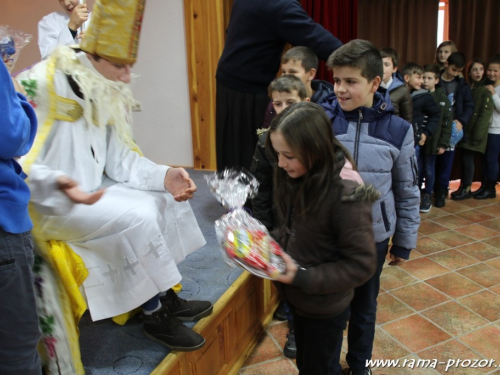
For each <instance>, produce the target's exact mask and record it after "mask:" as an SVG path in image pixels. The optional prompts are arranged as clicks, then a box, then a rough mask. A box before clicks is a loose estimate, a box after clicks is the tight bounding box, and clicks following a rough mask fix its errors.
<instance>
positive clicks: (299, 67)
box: [262, 46, 333, 129]
mask: <svg viewBox="0 0 500 375" xmlns="http://www.w3.org/2000/svg"><path fill="white" fill-rule="evenodd" d="M317 69H318V57H317V56H316V54H315V53H314V51H313V50H312V49H311V48H308V47H300V46H299V47H293V48H291V49H290V50H288V51H287V52H286V53H285V54H284V55H283V57H282V58H281V74H291V75H294V76H296V77H298V78H300V80H301V81H302V83H303V84H304V87H305V89H306V96H307V97H308V98H309V99H310V100H311V102H313V103H318V104H321V103H322V102H323V101H324V100H325V99H326V98H328V97H329V96H330V95H331V94H332V93H333V85H332V84H331V83H330V82H327V81H322V80H320V79H314V77H316V71H317ZM276 115H277V113H276V111H275V110H274V106H273V103H269V105H268V107H267V110H266V116H265V118H264V124H263V125H262V127H263V128H266V129H267V128H268V127H269V125H270V124H271V121H272V120H273V118H274V117H275V116H276Z"/></svg>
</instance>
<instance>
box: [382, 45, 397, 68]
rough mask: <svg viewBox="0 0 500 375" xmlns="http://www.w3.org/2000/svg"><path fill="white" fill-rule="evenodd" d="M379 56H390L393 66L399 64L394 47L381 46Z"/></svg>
mask: <svg viewBox="0 0 500 375" xmlns="http://www.w3.org/2000/svg"><path fill="white" fill-rule="evenodd" d="M380 56H382V58H385V57H390V58H391V60H392V65H393V66H394V67H397V66H398V64H399V55H398V53H397V52H396V50H395V49H394V48H390V47H387V48H382V49H381V50H380Z"/></svg>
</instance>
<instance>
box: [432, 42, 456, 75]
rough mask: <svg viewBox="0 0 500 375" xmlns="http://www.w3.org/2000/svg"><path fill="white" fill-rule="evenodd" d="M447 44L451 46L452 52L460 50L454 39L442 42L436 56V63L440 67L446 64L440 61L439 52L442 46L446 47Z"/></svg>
mask: <svg viewBox="0 0 500 375" xmlns="http://www.w3.org/2000/svg"><path fill="white" fill-rule="evenodd" d="M446 46H450V47H451V53H453V52H457V51H458V49H457V46H456V45H455V43H453V41H451V40H445V41H444V42H441V43H440V44H439V46H437V48H436V56H435V57H434V64H436V65H437V66H439V68H440V69H442V68H444V66H443V64H442V63H441V62H440V61H439V58H438V52H439V50H440V49H441V47H446Z"/></svg>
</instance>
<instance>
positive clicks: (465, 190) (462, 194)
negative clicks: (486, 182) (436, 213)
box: [451, 185, 472, 201]
mask: <svg viewBox="0 0 500 375" xmlns="http://www.w3.org/2000/svg"><path fill="white" fill-rule="evenodd" d="M470 188H471V186H470V185H469V186H462V185H460V188H459V189H458V190H457V191H454V192H453V193H451V199H453V200H454V201H463V200H464V199H470V198H472V192H471V190H470Z"/></svg>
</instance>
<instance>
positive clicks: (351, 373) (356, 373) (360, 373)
mask: <svg viewBox="0 0 500 375" xmlns="http://www.w3.org/2000/svg"><path fill="white" fill-rule="evenodd" d="M342 374H344V375H372V370H371V369H370V368H369V367H365V368H363V369H360V370H355V369H352V368H347V369H344V370H342Z"/></svg>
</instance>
